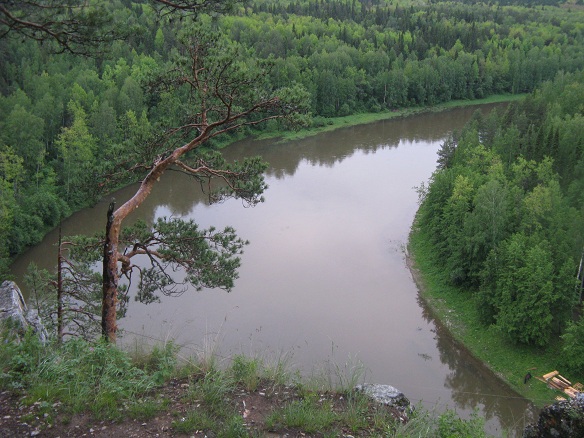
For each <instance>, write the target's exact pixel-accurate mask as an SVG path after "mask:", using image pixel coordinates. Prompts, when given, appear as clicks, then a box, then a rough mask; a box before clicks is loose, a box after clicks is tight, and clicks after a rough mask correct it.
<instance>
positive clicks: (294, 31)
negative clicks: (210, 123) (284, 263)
mask: <svg viewBox="0 0 584 438" xmlns="http://www.w3.org/2000/svg"><path fill="white" fill-rule="evenodd" d="M102 3H103V4H105V7H106V8H107V10H108V13H109V14H110V16H111V22H112V23H114V24H116V26H118V27H123V28H124V30H126V32H125V37H124V38H123V39H115V40H114V41H112V42H110V43H109V44H108V46H107V49H108V50H99V51H96V52H95V53H89V55H90V56H81V55H78V54H74V53H67V52H65V53H56V52H62V50H61V51H59V50H55V47H54V46H53V45H52V44H51V42H50V41H49V42H46V41H45V42H44V44H40V43H39V42H37V41H34V39H31V38H21V37H20V35H13V34H11V32H9V31H8V29H5V28H1V29H0V30H1V31H2V35H3V36H2V38H0V261H1V262H0V265H1V267H0V272H1V273H2V275H3V276H4V275H9V274H8V264H9V261H10V257H12V256H14V255H15V254H18V253H20V252H22V251H23V250H24V249H26V248H27V247H28V246H30V245H34V244H35V243H37V242H39V240H40V239H41V237H42V236H43V234H44V233H45V232H46V231H47V230H48V229H50V228H52V227H55V226H56V225H57V224H58V223H59V220H60V219H61V218H62V217H64V216H67V215H69V214H70V213H71V212H72V211H74V210H76V209H78V208H81V207H83V206H86V205H89V204H91V203H92V202H94V201H95V200H96V199H97V198H98V197H99V196H102V195H103V194H104V193H105V192H107V191H108V190H111V189H113V188H114V186H113V185H112V184H109V183H108V181H107V180H106V178H105V176H104V175H107V174H111V173H112V172H113V171H114V170H115V169H117V168H124V166H126V167H129V166H131V165H132V163H128V162H127V161H128V160H129V159H130V157H131V155H130V154H128V151H130V150H132V149H133V148H134V147H135V146H136V145H137V144H141V143H144V142H145V141H146V140H147V139H148V138H150V137H151V136H153V135H155V134H156V133H157V132H158V131H159V129H160V127H167V126H172V125H173V124H176V123H178V122H179V121H180V118H181V104H180V102H177V101H176V100H173V99H174V98H172V97H171V96H170V95H169V96H165V95H162V96H159V95H156V96H155V95H153V94H152V93H151V92H150V90H149V89H148V87H147V84H148V80H149V79H150V78H151V77H152V75H153V74H154V73H156V72H157V71H159V70H161V69H164V68H166V67H167V66H168V65H170V63H171V62H172V61H173V60H174V59H175V58H176V57H177V56H178V54H179V52H180V48H179V44H178V41H177V35H179V33H180V31H181V30H182V29H183V28H184V27H185V26H186V23H187V22H188V21H189V17H185V19H184V20H182V19H177V17H176V15H172V16H171V15H164V14H160V13H157V11H156V10H155V9H154V8H153V7H152V4H151V3H150V2H148V1H134V2H133V1H128V0H112V1H110V2H107V3H105V2H102ZM198 20H200V21H205V22H207V23H208V24H209V26H211V27H213V28H214V29H215V30H216V31H218V32H221V33H222V34H224V35H225V36H226V37H228V38H229V39H230V40H232V41H233V42H234V44H237V45H239V46H240V48H241V50H242V51H244V52H245V53H246V55H247V56H249V57H253V58H261V59H266V60H269V62H270V63H271V64H272V68H271V69H270V72H269V80H270V82H271V85H272V87H273V88H278V87H280V86H282V85H289V84H298V85H299V86H302V87H304V88H305V89H306V90H307V91H308V92H309V96H310V108H311V111H312V116H313V117H312V123H313V124H315V125H319V124H325V123H327V122H326V118H328V117H335V116H343V115H350V114H355V113H359V112H379V111H391V110H393V109H396V108H402V107H409V106H431V105H434V104H437V103H440V102H446V101H450V100H454V99H474V98H480V97H486V96H489V95H492V94H500V93H525V92H532V91H533V90H534V89H535V88H536V87H538V86H539V85H541V84H542V83H544V82H545V81H549V80H552V79H553V78H555V77H556V75H557V74H558V73H559V72H562V76H560V77H561V78H575V77H576V76H569V75H568V74H569V73H573V72H577V71H580V70H581V69H582V68H583V67H584V9H583V8H582V7H581V6H580V5H579V4H577V3H576V4H572V5H569V6H568V5H559V4H558V3H557V2H555V1H547V2H546V1H543V2H528V1H516V2H514V1H510V2H501V3H497V4H487V3H483V2H476V1H463V2H439V1H431V2H414V1H397V0H390V1H384V0H369V1H365V0H364V1H356V0H297V1H275V0H254V1H251V2H247V3H238V4H237V5H236V8H235V10H234V12H233V13H231V14H229V15H218V14H212V15H211V16H199V17H198ZM86 55H87V54H86ZM565 80H567V79H565ZM570 80H572V79H570ZM573 80H575V79H573ZM559 81H560V82H556V84H558V83H561V79H560V80H559ZM549 87H550V86H548V88H549ZM556 87H560V85H556ZM566 87H568V85H566ZM570 87H572V88H573V90H572V89H571V88H569V87H568V88H566V89H564V88H562V89H561V93H563V94H564V95H565V96H564V97H563V98H562V100H560V101H559V103H557V104H556V105H560V107H561V108H562V110H557V111H556V113H553V115H552V114H551V113H550V114H549V115H548V113H547V112H546V111H547V110H544V107H545V104H544V103H541V102H543V100H542V99H544V98H543V97H538V98H534V102H540V103H539V104H540V105H542V106H541V108H540V110H539V112H538V113H537V116H538V117H539V118H538V119H537V120H538V122H533V123H531V122H530V121H529V120H528V121H526V122H524V123H523V124H521V123H519V122H514V123H511V122H510V121H509V120H504V122H505V123H507V124H508V125H509V126H511V127H513V126H515V128H516V130H517V131H513V130H512V128H509V129H511V130H510V131H507V130H506V131H504V132H505V135H506V136H507V137H505V138H506V141H505V142H503V141H502V140H501V137H500V136H497V135H495V134H494V131H493V130H490V131H485V132H487V133H488V135H490V136H491V137H492V138H491V137H489V139H490V140H489V141H495V139H496V141H497V142H498V143H497V145H498V146H497V147H495V146H493V150H502V149H504V150H505V151H507V152H508V153H509V154H510V155H509V157H514V156H515V155H517V154H522V155H523V156H524V159H525V160H526V161H525V163H524V165H523V167H524V170H522V171H521V172H523V173H525V174H529V175H531V174H533V175H535V174H538V172H539V173H541V172H544V171H545V169H544V168H543V167H542V168H541V170H538V169H540V167H541V166H544V167H545V166H546V165H547V166H548V167H550V168H551V169H553V171H554V172H567V173H568V174H569V175H571V176H570V179H568V177H562V179H560V180H559V181H557V185H559V187H560V188H561V189H562V192H561V193H562V197H561V199H560V200H561V202H565V203H568V201H569V202H570V203H569V205H571V206H572V208H576V206H577V201H576V198H577V197H578V194H579V193H581V191H582V190H581V187H580V188H579V187H578V181H579V180H578V175H580V177H581V174H579V173H578V172H579V170H578V169H581V168H582V165H581V164H580V163H581V162H579V161H578V160H579V158H580V156H579V155H578V152H577V148H576V149H575V148H570V147H569V146H566V145H568V144H571V143H570V141H572V140H570V139H569V138H573V139H574V140H573V141H580V142H581V141H582V134H581V132H580V134H578V126H581V124H580V125H579V124H578V120H579V119H578V117H579V116H578V114H580V115H581V111H580V113H577V112H576V113H574V112H572V113H569V112H566V113H564V112H562V111H564V110H563V108H564V107H566V111H576V110H577V108H579V105H581V102H582V97H583V96H582V93H581V92H580V94H579V95H578V94H576V93H577V91H578V90H580V89H579V88H578V85H577V83H576V85H571V86H570ZM541 93H542V95H545V96H547V94H545V93H546V92H545V91H544V92H541ZM538 96H539V95H538ZM578 96H579V97H578ZM538 99H539V100H538ZM534 105H535V104H534ZM580 108H581V107H580ZM517 111H523V110H520V109H518V110H517ZM540 113H541V114H540ZM529 114H531V113H529ZM530 116H531V115H530ZM509 117H510V116H509ZM525 117H527V116H525ZM556 118H559V119H558V121H555V122H553V123H552V121H553V120H556ZM559 120H561V123H560V121H559ZM496 122H497V121H495V120H491V123H496ZM544 122H545V123H544ZM524 125H525V126H524ZM543 126H545V129H543V128H542V127H543ZM257 129H258V130H264V131H266V130H268V131H278V130H281V129H285V127H284V126H281V125H280V124H279V123H278V122H275V121H272V122H268V123H265V124H262V125H260V126H258V127H257ZM493 129H494V128H493ZM524 131H525V132H524ZM497 132H498V131H497ZM501 132H503V131H501ZM246 134H248V135H252V134H253V132H251V131H248V132H246ZM467 135H470V134H467ZM485 135H487V134H485ZM513 135H516V137H517V143H516V144H515V145H514V147H517V148H518V147H520V146H519V145H522V146H521V147H523V148H524V150H523V149H521V150H517V151H516V152H513V153H511V152H509V150H508V149H506V146H505V147H504V146H503V144H504V145H507V144H511V143H512V141H513V139H512V137H511V136H513ZM570 136H571V137H570ZM464 138H466V137H464ZM525 139H533V140H534V141H537V142H538V143H537V144H538V145H543V144H549V142H551V143H553V144H554V145H556V146H554V147H555V148H556V149H557V151H558V154H560V152H561V155H559V156H558V157H557V158H556V159H555V160H554V161H553V163H552V162H551V161H549V162H548V161H544V162H542V164H538V165H537V166H539V167H537V169H535V170H530V169H532V167H533V166H532V165H531V164H530V163H531V160H532V159H539V158H542V157H543V156H544V155H548V154H546V153H545V150H544V149H543V146H541V147H539V146H538V147H535V146H533V147H532V146H527V144H530V143H529V141H528V140H525ZM462 140H463V139H461V141H460V144H463V141H462ZM520 140H521V141H520ZM481 141H483V138H482V137H481ZM485 141H486V140H485ZM580 144H581V143H580ZM497 148H498V149H497ZM462 149H464V148H460V150H462ZM554 150H555V149H554ZM509 159H510V158H509ZM507 165H509V164H507ZM530 172H531V174H530ZM550 172H551V171H550ZM580 172H581V170H580ZM561 175H564V174H563V173H561ZM437 178H438V177H437ZM526 178H528V179H529V178H531V179H533V178H535V177H534V176H530V177H527V176H526ZM549 178H550V181H548V182H549V183H550V184H552V180H554V181H556V180H557V179H558V178H557V177H552V176H550V177H549ZM127 182H129V180H128V181H119V180H118V181H115V184H124V183H127ZM554 184H555V183H554ZM473 187H474V186H473ZM550 187H551V186H550ZM525 190H527V189H525ZM549 190H551V191H553V190H555V189H553V190H552V188H550V189H549ZM558 190H559V189H558ZM546 193H547V192H546ZM553 193H556V192H553ZM536 194H537V195H541V196H543V194H541V193H540V192H539V191H537V192H536ZM534 196H535V195H534ZM550 196H551V195H550ZM558 196H559V195H558ZM428 199H430V198H428ZM554 199H555V198H554ZM560 200H558V202H560ZM533 202H535V200H533ZM550 202H551V201H550ZM461 208H462V207H461ZM533 208H535V207H533ZM554 211H555V209H554ZM533 214H534V215H535V217H534V219H533V220H534V221H535V220H536V219H537V217H538V216H537V215H538V214H540V213H537V212H534V213H533ZM541 214H543V213H541ZM570 214H571V213H570ZM571 217H572V216H570V218H571ZM459 219H460V218H459ZM565 220H566V221H569V219H568V218H566V219H565ZM533 226H534V227H535V226H536V225H535V224H534V225H533ZM566 227H567V225H566ZM446 229H449V230H453V233H454V232H455V231H456V232H457V233H460V232H463V231H462V230H456V229H455V225H452V224H451V225H449V228H446ZM568 232H571V231H570V229H569V228H566V231H565V233H568ZM526 233H527V232H524V234H523V238H524V239H528V237H529V236H530V235H528V234H526ZM456 235H458V234H456ZM450 236H451V237H449V239H448V241H451V240H452V239H454V236H455V234H452V235H450ZM504 237H508V236H507V235H506V234H504ZM518 239H519V238H518ZM547 239H548V240H547V241H548V245H549V247H550V251H554V253H553V256H554V258H553V272H554V273H555V274H558V275H559V272H563V271H562V270H564V269H565V270H567V269H568V267H569V266H571V265H570V263H574V262H575V259H576V258H578V254H576V250H577V249H578V248H576V249H574V248H575V247H577V242H576V241H575V240H573V241H572V242H571V246H570V251H568V250H567V249H566V250H565V251H564V249H563V248H562V249H561V250H560V246H559V240H558V239H560V237H559V236H555V237H553V238H552V236H547ZM553 239H556V240H553ZM527 243H528V242H527V240H525V241H521V242H519V241H518V242H516V244H517V245H519V246H521V245H523V247H525V248H527ZM479 246H480V245H479ZM489 248H491V247H489ZM486 250H487V247H481V251H482V252H484V253H486V252H487V251H486ZM501 251H502V249H501ZM556 252H557V253H559V252H561V253H562V254H564V255H565V257H564V256H562V257H559V258H555V255H556ZM505 256H506V257H511V254H507V255H505ZM533 256H534V257H535V255H533ZM452 257H455V256H452ZM458 257H460V258H461V259H462V258H464V257H463V255H462V254H458ZM570 257H571V259H570ZM485 259H487V257H486V254H485ZM488 260H490V263H491V265H492V269H493V270H494V269H496V263H495V262H497V261H498V259H497V260H495V259H494V258H491V259H488ZM452 262H453V263H454V261H452ZM464 262H465V264H466V263H470V260H464ZM556 264H558V265H557V266H556ZM489 266H490V265H489ZM458 269H459V270H460V274H459V275H458V276H457V278H458V277H460V281H463V282H467V283H468V284H472V285H473V287H479V286H480V285H481V284H482V283H479V277H480V275H479V273H480V272H482V270H481V269H477V267H476V266H474V265H473V266H466V265H464V266H461V267H460V268H458ZM493 281H494V280H493ZM566 281H567V280H566ZM493 284H494V283H493ZM554 287H555V286H554ZM481 290H482V291H484V292H483V295H484V299H485V301H486V302H491V301H492V300H493V297H491V296H490V295H489V294H488V293H487V292H486V290H487V289H486V288H485V287H481ZM554 290H556V289H554ZM554 293H555V292H554ZM491 307H492V306H491ZM491 307H489V309H491ZM560 307H561V306H560ZM566 312H568V311H567V310H565V311H562V312H560V313H561V314H562V315H564V317H562V318H563V319H562V321H563V320H565V319H566V318H565V316H566ZM496 314H497V312H496V309H494V308H492V309H491V310H490V313H489V314H488V315H485V318H486V319H487V320H488V318H494V317H495V316H496ZM554 315H556V312H554ZM558 317H559V315H558ZM553 319H554V321H552V322H550V327H551V328H554V329H557V330H559V329H560V328H561V326H562V322H561V321H556V319H557V318H553ZM509 323H510V324H511V323H512V321H510V322H509ZM534 336H535V338H534V337H533V336H528V337H527V338H526V339H525V340H526V341H529V342H536V343H541V342H543V341H542V340H540V339H539V338H538V335H534Z"/></svg>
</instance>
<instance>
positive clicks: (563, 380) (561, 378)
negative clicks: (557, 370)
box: [556, 374, 572, 386]
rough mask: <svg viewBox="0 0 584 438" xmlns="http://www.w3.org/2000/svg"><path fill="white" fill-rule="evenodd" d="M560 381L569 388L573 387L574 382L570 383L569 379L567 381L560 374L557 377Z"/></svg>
mask: <svg viewBox="0 0 584 438" xmlns="http://www.w3.org/2000/svg"><path fill="white" fill-rule="evenodd" d="M556 377H557V378H558V379H560V380H561V381H562V382H564V383H566V385H568V386H572V382H570V381H569V380H568V379H566V378H565V377H564V376H561V375H560V374H558V375H557V376H556Z"/></svg>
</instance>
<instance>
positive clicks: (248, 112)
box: [102, 17, 308, 342]
mask: <svg viewBox="0 0 584 438" xmlns="http://www.w3.org/2000/svg"><path fill="white" fill-rule="evenodd" d="M204 21H205V20H203V19H201V17H199V24H198V25H197V26H196V29H195V28H190V29H189V31H187V32H185V33H184V36H183V37H182V38H181V44H182V47H181V49H180V51H181V53H180V55H179V56H177V59H176V60H175V61H174V62H173V65H172V67H171V68H169V69H167V70H165V71H164V72H161V73H160V74H158V75H156V76H155V77H153V78H150V80H149V85H148V91H149V93H150V99H151V101H153V102H157V103H158V105H159V106H160V107H161V108H162V107H164V108H166V109H167V111H168V112H170V113H174V115H175V117H178V118H180V120H181V121H180V123H179V124H178V125H177V126H175V127H173V128H171V129H166V130H164V131H162V134H160V135H158V136H157V138H156V139H154V140H152V141H147V142H138V143H137V144H136V147H135V149H134V150H133V151H127V153H128V158H127V159H126V160H124V161H125V164H126V167H125V169H123V171H122V172H119V171H118V172H117V173H115V174H111V175H110V181H115V180H116V176H119V175H120V174H126V172H128V171H129V172H130V173H131V174H132V175H136V176H138V180H139V181H140V184H139V187H138V189H137V190H136V192H135V193H134V195H133V196H132V197H131V198H130V199H128V200H127V201H126V202H124V203H123V204H121V205H120V206H119V207H117V208H115V206H114V204H113V203H112V204H110V208H109V210H108V213H107V216H108V218H107V225H106V235H105V241H104V244H103V300H102V335H103V336H104V338H106V339H108V340H109V341H110V342H114V341H115V339H116V331H117V322H116V309H117V306H118V299H119V287H120V283H119V282H120V278H121V277H122V276H125V277H127V278H129V279H130V280H131V278H132V274H136V275H138V276H139V281H138V295H137V298H139V299H141V300H142V301H146V302H149V301H152V300H155V299H156V293H157V292H159V291H160V292H162V293H164V294H167V295H172V294H179V293H182V292H183V291H184V290H185V289H184V285H186V284H191V285H193V286H195V287H196V288H198V289H200V288H202V287H219V288H222V289H225V290H227V291H229V290H230V289H231V287H232V286H233V280H234V278H236V276H237V267H238V266H239V258H238V257H237V255H238V254H239V253H240V252H241V249H242V247H243V245H244V244H245V243H246V242H244V241H243V240H241V239H239V238H238V237H237V236H236V234H235V232H234V230H233V229H231V228H227V229H225V230H223V231H217V230H215V229H213V228H211V229H208V230H200V229H199V228H198V226H197V224H196V223H194V222H193V221H188V222H187V221H182V220H178V219H170V220H167V219H159V220H158V221H157V222H156V223H155V224H154V225H153V226H152V227H148V226H146V225H144V224H138V225H137V226H133V227H126V228H125V229H123V227H122V225H123V222H124V220H125V219H126V218H127V217H128V216H129V215H130V214H131V213H132V212H133V211H134V210H136V209H137V208H138V207H139V206H140V205H141V204H142V203H143V202H144V200H145V199H146V198H147V197H148V195H149V194H150V192H151V190H152V188H153V187H154V186H155V185H156V182H157V181H158V180H159V179H160V178H161V176H162V175H163V174H164V173H165V172H167V171H170V170H175V171H179V172H183V173H185V174H187V175H190V176H191V177H192V178H193V183H194V184H196V185H199V186H201V187H202V188H203V189H204V190H208V194H209V196H210V200H211V201H212V202H216V201H221V200H224V199H226V198H229V197H235V198H239V199H241V200H243V201H244V202H245V203H247V204H248V205H255V204H256V203H258V202H260V201H261V199H262V198H261V195H262V193H263V191H264V190H265V188H266V184H265V182H264V179H263V172H264V170H265V168H266V165H265V164H264V163H263V162H262V161H261V159H260V158H258V157H256V158H250V159H245V160H243V161H241V162H235V163H227V162H226V161H225V160H224V159H223V158H222V156H221V155H220V154H219V153H217V152H212V151H211V152H210V151H207V152H201V151H200V149H202V147H203V146H206V145H208V144H209V141H210V140H212V139H214V138H216V137H218V136H225V135H226V134H228V133H230V132H233V131H236V130H241V129H242V128H245V127H250V126H254V125H260V124H264V123H266V122H268V121H270V120H275V119H278V120H280V121H282V122H283V123H292V124H294V123H302V121H303V120H304V119H305V115H304V113H305V111H306V108H307V101H308V97H307V96H308V95H307V93H306V92H305V91H304V90H303V89H302V88H301V87H299V86H291V87H288V88H286V89H279V90H273V89H270V86H269V81H268V72H269V63H266V62H264V61H259V60H257V59H256V58H255V57H254V56H253V53H250V52H249V51H246V50H244V49H242V48H241V47H240V46H238V45H237V44H235V43H233V42H230V41H228V40H227V39H226V38H224V37H222V36H221V35H219V34H218V33H217V32H214V31H211V27H212V24H209V23H207V25H206V24H204V23H202V22H204ZM169 117H171V116H169ZM123 164H124V163H117V166H118V169H120V168H124V165H123ZM136 256H143V257H142V259H146V260H148V262H147V263H145V264H143V265H141V266H139V265H137V264H135V263H134V262H133V261H132V259H133V258H134V257H136ZM177 268H180V269H177ZM177 270H178V271H180V272H181V273H179V274H176V271H177ZM177 276H178V278H177Z"/></svg>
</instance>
